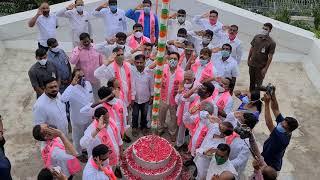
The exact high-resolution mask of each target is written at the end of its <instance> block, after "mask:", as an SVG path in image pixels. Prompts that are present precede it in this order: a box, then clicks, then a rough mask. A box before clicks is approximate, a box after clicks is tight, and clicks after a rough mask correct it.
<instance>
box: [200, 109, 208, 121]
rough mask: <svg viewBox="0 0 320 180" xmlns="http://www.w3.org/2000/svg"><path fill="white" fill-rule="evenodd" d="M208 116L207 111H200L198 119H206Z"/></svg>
mask: <svg viewBox="0 0 320 180" xmlns="http://www.w3.org/2000/svg"><path fill="white" fill-rule="evenodd" d="M208 116H209V113H208V111H200V119H202V120H203V119H207V118H208Z"/></svg>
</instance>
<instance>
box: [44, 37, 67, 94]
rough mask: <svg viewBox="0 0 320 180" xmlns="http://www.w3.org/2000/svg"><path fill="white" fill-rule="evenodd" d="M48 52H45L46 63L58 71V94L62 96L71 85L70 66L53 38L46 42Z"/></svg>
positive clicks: (65, 55)
mask: <svg viewBox="0 0 320 180" xmlns="http://www.w3.org/2000/svg"><path fill="white" fill-rule="evenodd" d="M47 44H48V47H49V50H48V52H47V55H48V62H51V63H53V64H54V65H55V66H56V68H57V71H58V76H59V78H60V81H61V84H60V89H59V92H60V93H61V94H62V93H63V92H64V90H65V89H66V88H67V87H68V86H69V85H70V83H71V66H70V63H69V57H68V56H67V54H66V53H65V52H64V50H63V49H61V48H59V44H58V41H57V40H56V39H55V38H50V39H48V41H47Z"/></svg>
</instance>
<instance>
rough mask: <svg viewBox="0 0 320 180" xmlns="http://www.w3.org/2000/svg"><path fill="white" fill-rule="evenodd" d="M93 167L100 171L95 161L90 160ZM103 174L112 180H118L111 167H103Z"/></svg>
mask: <svg viewBox="0 0 320 180" xmlns="http://www.w3.org/2000/svg"><path fill="white" fill-rule="evenodd" d="M90 163H91V166H92V167H93V168H95V169H97V170H99V166H98V165H97V164H96V162H94V160H93V159H90ZM103 172H104V174H105V175H107V176H108V177H109V179H110V180H117V177H116V176H115V175H114V173H113V171H112V169H111V167H110V166H107V167H103Z"/></svg>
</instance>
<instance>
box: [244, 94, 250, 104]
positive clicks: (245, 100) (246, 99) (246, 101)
mask: <svg viewBox="0 0 320 180" xmlns="http://www.w3.org/2000/svg"><path fill="white" fill-rule="evenodd" d="M242 102H243V103H244V104H248V103H249V102H250V100H249V98H248V96H245V97H243V98H242Z"/></svg>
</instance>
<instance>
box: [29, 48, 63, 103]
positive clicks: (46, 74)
mask: <svg viewBox="0 0 320 180" xmlns="http://www.w3.org/2000/svg"><path fill="white" fill-rule="evenodd" d="M35 54H36V59H37V62H36V63H35V64H34V65H32V66H31V68H30V69H29V71H28V75H29V78H30V81H31V85H32V87H33V89H34V91H35V92H36V93H37V98H38V97H39V96H41V94H42V93H43V90H44V81H46V80H47V79H49V78H51V77H53V78H57V79H59V77H58V72H57V69H56V67H55V65H54V64H53V63H51V62H47V52H46V50H45V49H43V48H40V49H37V50H36V53H35Z"/></svg>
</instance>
